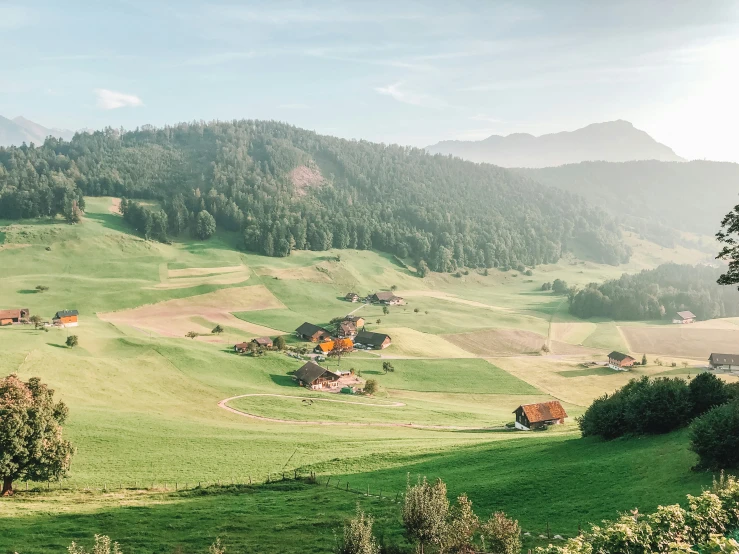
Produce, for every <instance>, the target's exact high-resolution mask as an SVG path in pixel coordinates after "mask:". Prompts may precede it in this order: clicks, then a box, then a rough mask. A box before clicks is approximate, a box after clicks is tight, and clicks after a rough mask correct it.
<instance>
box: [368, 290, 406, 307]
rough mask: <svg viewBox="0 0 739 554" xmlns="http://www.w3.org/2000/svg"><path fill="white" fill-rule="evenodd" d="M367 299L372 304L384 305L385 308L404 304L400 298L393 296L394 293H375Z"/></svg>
mask: <svg viewBox="0 0 739 554" xmlns="http://www.w3.org/2000/svg"><path fill="white" fill-rule="evenodd" d="M369 299H370V302H372V303H373V304H385V305H386V306H397V305H399V304H403V303H404V300H403V299H402V298H401V297H400V296H395V293H393V292H390V291H382V292H376V293H375V294H371V295H370V297H369Z"/></svg>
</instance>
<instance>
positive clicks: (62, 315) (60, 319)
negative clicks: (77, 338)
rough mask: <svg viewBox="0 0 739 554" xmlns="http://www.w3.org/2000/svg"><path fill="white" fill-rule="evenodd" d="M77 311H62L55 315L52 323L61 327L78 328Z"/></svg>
mask: <svg viewBox="0 0 739 554" xmlns="http://www.w3.org/2000/svg"><path fill="white" fill-rule="evenodd" d="M78 315H79V312H77V310H61V311H59V312H57V313H56V315H54V317H53V318H52V320H51V322H52V323H53V324H54V325H59V326H61V327H77V325H78V323H77V316H78Z"/></svg>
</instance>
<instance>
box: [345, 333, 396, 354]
mask: <svg viewBox="0 0 739 554" xmlns="http://www.w3.org/2000/svg"><path fill="white" fill-rule="evenodd" d="M392 342H393V341H392V339H391V338H390V335H386V334H385V333H372V332H370V331H360V332H359V333H357V336H356V337H354V344H360V345H362V346H366V347H367V348H370V349H372V350H382V349H383V348H387V347H388V346H390V345H391V344H392Z"/></svg>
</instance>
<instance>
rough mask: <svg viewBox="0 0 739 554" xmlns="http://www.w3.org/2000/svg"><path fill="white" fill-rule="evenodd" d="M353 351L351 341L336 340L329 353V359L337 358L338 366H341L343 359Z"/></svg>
mask: <svg viewBox="0 0 739 554" xmlns="http://www.w3.org/2000/svg"><path fill="white" fill-rule="evenodd" d="M351 351H352V346H351V341H348V340H347V341H344V340H341V339H336V340H335V341H334V345H333V347H332V348H331V350H329V351H328V354H327V356H328V357H329V358H336V360H337V361H338V364H339V365H341V357H342V356H344V354H347V353H349V352H351Z"/></svg>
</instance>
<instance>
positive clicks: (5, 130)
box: [0, 115, 74, 146]
mask: <svg viewBox="0 0 739 554" xmlns="http://www.w3.org/2000/svg"><path fill="white" fill-rule="evenodd" d="M49 136H53V137H59V138H63V139H65V140H69V139H71V138H72V137H73V136H74V131H69V130H67V129H55V128H52V129H48V128H46V127H44V126H43V125H39V124H38V123H34V122H33V121H31V120H29V119H26V118H25V117H23V116H18V117H15V118H13V119H8V118H6V117H3V116H1V115H0V146H11V145H15V146H20V145H21V144H23V143H24V142H25V143H26V144H30V143H32V142H33V143H34V144H36V145H40V144H43V142H44V140H46V137H49Z"/></svg>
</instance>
